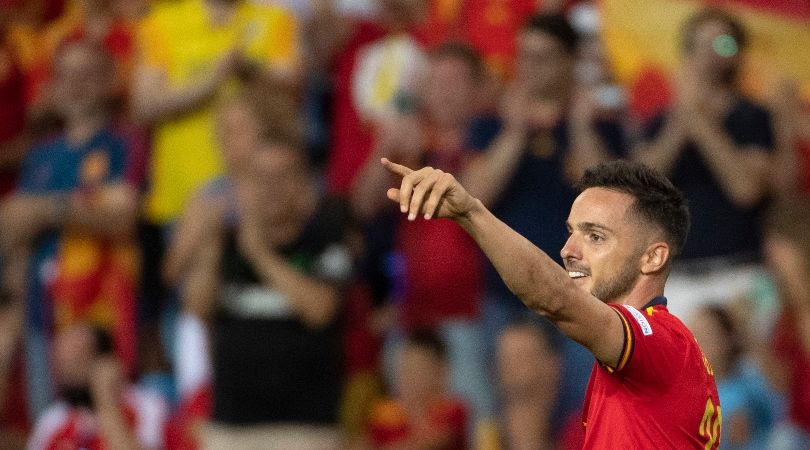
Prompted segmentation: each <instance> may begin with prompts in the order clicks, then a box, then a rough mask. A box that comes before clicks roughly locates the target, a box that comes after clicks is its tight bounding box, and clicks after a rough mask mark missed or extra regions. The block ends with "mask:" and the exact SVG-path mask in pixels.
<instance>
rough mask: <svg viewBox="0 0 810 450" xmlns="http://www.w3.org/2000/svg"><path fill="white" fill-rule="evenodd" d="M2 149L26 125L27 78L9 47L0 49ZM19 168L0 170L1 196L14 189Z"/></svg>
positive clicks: (0, 146)
mask: <svg viewBox="0 0 810 450" xmlns="http://www.w3.org/2000/svg"><path fill="white" fill-rule="evenodd" d="M0 59H3V60H4V61H0V149H2V148H3V144H5V143H7V142H9V141H11V140H13V139H15V138H17V137H18V136H20V134H21V133H22V132H23V128H24V127H25V114H26V104H25V95H24V92H25V78H24V77H23V73H22V71H21V69H20V67H19V64H17V61H16V60H15V59H14V57H13V56H12V52H11V51H10V50H9V49H7V48H2V49H0ZM16 179H17V169H16V168H7V169H2V170H0V198H3V197H4V196H5V195H6V194H8V193H10V192H11V191H13V190H14V183H15V182H16Z"/></svg>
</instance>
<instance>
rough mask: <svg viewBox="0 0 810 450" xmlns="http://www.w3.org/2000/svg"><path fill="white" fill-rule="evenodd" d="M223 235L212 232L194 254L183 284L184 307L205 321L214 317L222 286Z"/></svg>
mask: <svg viewBox="0 0 810 450" xmlns="http://www.w3.org/2000/svg"><path fill="white" fill-rule="evenodd" d="M222 247H223V245H222V237H221V235H220V234H218V233H214V234H212V236H210V238H209V239H208V240H206V241H205V243H203V244H202V245H201V246H200V247H199V248H198V250H197V252H196V253H195V254H194V258H193V261H192V264H191V267H190V268H189V271H188V273H187V274H186V276H185V278H184V281H183V286H182V294H181V295H182V303H183V309H184V310H185V311H186V312H188V313H190V314H194V315H195V316H197V317H198V318H200V319H201V320H203V321H208V320H210V319H211V317H213V314H214V310H215V307H216V302H217V297H218V295H219V287H220V275H219V273H220V265H221V259H222Z"/></svg>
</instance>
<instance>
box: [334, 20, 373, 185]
mask: <svg viewBox="0 0 810 450" xmlns="http://www.w3.org/2000/svg"><path fill="white" fill-rule="evenodd" d="M385 33H386V31H385V29H384V28H383V27H382V26H380V25H378V24H375V23H371V22H359V23H358V24H357V25H356V26H355V32H354V36H353V37H352V38H351V40H350V41H349V43H348V44H347V46H346V48H345V49H344V50H343V51H342V52H341V53H340V54H339V55H338V56H337V58H336V59H335V61H334V66H333V69H332V72H333V89H334V91H333V92H334V94H333V95H334V97H333V102H332V111H333V112H332V148H331V150H330V152H329V162H328V165H327V168H326V181H327V185H328V187H329V191H330V192H331V193H333V194H346V193H348V192H349V189H351V186H352V183H353V182H354V178H355V176H356V175H357V173H358V172H359V171H360V168H362V167H363V164H365V162H366V159H368V156H369V154H370V153H371V144H372V136H371V130H370V129H369V127H368V126H366V125H365V124H363V123H362V121H361V120H360V117H359V115H358V113H357V109H356V108H355V107H354V102H353V100H352V77H353V76H354V67H355V63H356V60H357V56H358V54H359V53H360V49H362V48H363V47H364V46H365V45H367V44H370V43H372V42H374V41H376V40H378V39H380V38H382V37H383V36H385Z"/></svg>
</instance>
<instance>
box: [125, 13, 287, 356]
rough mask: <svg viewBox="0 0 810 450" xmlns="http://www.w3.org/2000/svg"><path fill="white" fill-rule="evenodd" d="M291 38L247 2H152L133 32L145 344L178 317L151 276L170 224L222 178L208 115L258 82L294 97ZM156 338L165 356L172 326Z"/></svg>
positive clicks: (283, 24)
mask: <svg viewBox="0 0 810 450" xmlns="http://www.w3.org/2000/svg"><path fill="white" fill-rule="evenodd" d="M297 28H298V24H297V22H296V20H295V18H294V16H293V15H292V13H290V12H289V11H287V10H286V9H284V8H282V7H280V6H278V5H258V4H256V3H255V2H252V1H247V0H236V1H234V0H179V1H170V2H154V3H153V5H152V9H151V11H150V13H149V14H148V15H147V16H146V18H145V19H144V20H143V21H142V22H141V24H140V27H139V30H138V31H139V34H138V40H137V46H138V49H139V54H138V56H137V58H138V60H137V63H136V67H135V69H134V76H133V81H132V90H131V106H132V112H133V115H134V116H135V118H136V119H138V120H140V121H141V122H142V123H144V124H146V125H149V126H151V127H152V130H153V134H152V153H151V155H150V160H149V180H148V192H146V194H145V198H144V203H145V204H144V224H143V226H142V228H141V230H140V231H141V236H140V240H141V243H142V251H143V255H144V264H143V277H142V283H141V284H142V292H141V298H142V300H143V307H142V309H141V311H140V319H141V321H142V323H143V324H144V326H145V327H146V328H147V330H152V331H151V336H156V335H157V332H156V331H154V330H155V329H157V328H158V323H160V320H161V318H162V319H163V321H164V322H163V323H168V324H171V323H173V318H174V314H176V311H177V308H178V307H177V304H176V301H174V300H176V299H175V298H174V297H173V296H172V295H171V293H169V292H167V290H166V289H165V288H166V286H165V285H164V284H163V283H162V280H161V277H160V273H159V270H160V267H161V266H162V257H163V252H164V249H165V245H166V243H167V242H169V240H170V239H171V237H172V236H171V235H172V231H173V227H174V225H175V222H176V221H177V220H178V219H179V217H180V214H181V212H182V211H183V208H184V207H185V205H186V202H187V201H188V199H189V198H190V197H191V196H192V195H193V194H194V192H196V190H197V189H199V188H200V187H201V186H202V185H204V184H205V183H206V182H208V181H210V180H211V179H213V178H215V177H217V176H219V175H221V174H222V172H223V169H224V167H223V158H222V154H221V149H220V147H219V145H218V144H217V141H216V132H215V127H214V122H215V119H214V115H215V108H214V105H215V104H216V103H217V102H216V101H217V100H218V99H221V98H223V96H225V95H227V94H228V92H229V91H233V90H238V89H240V87H241V82H240V80H242V79H245V78H249V77H251V76H256V75H259V74H261V75H266V76H268V77H271V78H272V79H273V80H274V81H275V82H279V83H283V84H285V85H286V86H288V87H289V88H290V89H294V88H295V86H296V85H297V84H298V82H299V81H300V80H299V77H300V75H301V73H300V66H301V60H300V54H299V42H298V35H297V33H298V32H297ZM161 316H162V317H161ZM161 331H162V332H163V339H164V345H165V346H166V348H167V350H171V349H172V345H171V341H172V339H173V326H171V325H169V326H166V327H164V329H163V330H161ZM154 345H157V343H156V342H154V340H152V341H151V342H148V343H147V344H146V345H145V346H144V347H147V348H148V347H149V346H154ZM168 353H170V352H168ZM169 357H171V355H169Z"/></svg>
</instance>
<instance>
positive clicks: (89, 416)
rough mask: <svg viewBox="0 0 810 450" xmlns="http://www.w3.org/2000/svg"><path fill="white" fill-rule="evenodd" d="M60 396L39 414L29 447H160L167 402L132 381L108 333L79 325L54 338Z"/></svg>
mask: <svg viewBox="0 0 810 450" xmlns="http://www.w3.org/2000/svg"><path fill="white" fill-rule="evenodd" d="M53 365H54V371H55V375H56V385H57V389H58V392H59V394H58V400H57V401H56V402H55V403H54V404H52V405H51V406H50V407H48V409H47V410H46V411H45V412H44V413H43V414H42V416H40V417H39V419H38V420H37V423H36V426H35V427H34V432H33V434H32V436H31V439H30V441H29V442H28V447H27V448H28V449H30V450H45V449H52V448H66V449H74V448H75V449H79V448H83V449H101V448H109V449H116V450H130V449H131V450H136V449H138V450H145V449H155V450H157V449H162V448H163V434H164V426H165V422H166V417H167V414H168V410H169V409H168V404H167V403H166V402H165V400H164V399H163V398H162V397H161V396H159V395H157V394H156V393H154V392H149V391H145V390H141V389H138V388H136V387H134V386H132V385H129V384H128V383H127V381H126V376H125V375H124V370H123V368H122V366H121V364H120V363H119V361H118V360H117V359H116V357H115V355H114V353H113V350H112V342H111V340H110V337H109V335H107V334H106V333H104V332H103V331H102V330H100V329H97V328H93V327H91V326H89V325H87V324H83V323H77V324H74V325H72V326H70V327H68V328H65V329H64V330H62V331H60V332H59V333H58V334H57V335H56V337H55V338H54V352H53Z"/></svg>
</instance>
